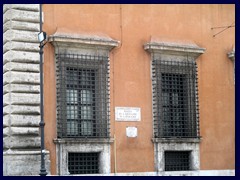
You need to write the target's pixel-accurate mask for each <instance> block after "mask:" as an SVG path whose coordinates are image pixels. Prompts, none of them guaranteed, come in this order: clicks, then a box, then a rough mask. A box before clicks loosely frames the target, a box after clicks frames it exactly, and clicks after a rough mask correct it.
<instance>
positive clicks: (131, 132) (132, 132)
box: [126, 127, 137, 137]
mask: <svg viewBox="0 0 240 180" xmlns="http://www.w3.org/2000/svg"><path fill="white" fill-rule="evenodd" d="M126 135H127V137H137V128H136V127H127V128H126Z"/></svg>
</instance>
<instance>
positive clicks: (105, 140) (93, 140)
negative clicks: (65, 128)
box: [53, 138, 114, 144]
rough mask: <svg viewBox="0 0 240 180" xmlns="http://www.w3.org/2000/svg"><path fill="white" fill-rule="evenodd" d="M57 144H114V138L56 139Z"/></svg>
mask: <svg viewBox="0 0 240 180" xmlns="http://www.w3.org/2000/svg"><path fill="white" fill-rule="evenodd" d="M53 142H54V143H55V144H74V143H75V144H77V143H100V144H101V143H113V142H114V139H113V138H62V139H54V140H53Z"/></svg>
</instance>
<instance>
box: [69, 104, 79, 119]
mask: <svg viewBox="0 0 240 180" xmlns="http://www.w3.org/2000/svg"><path fill="white" fill-rule="evenodd" d="M67 119H78V106H73V105H68V106H67Z"/></svg>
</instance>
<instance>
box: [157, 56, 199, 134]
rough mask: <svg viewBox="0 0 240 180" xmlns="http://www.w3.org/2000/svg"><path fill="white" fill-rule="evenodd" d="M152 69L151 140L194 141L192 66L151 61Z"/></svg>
mask: <svg viewBox="0 0 240 180" xmlns="http://www.w3.org/2000/svg"><path fill="white" fill-rule="evenodd" d="M152 67H153V72H154V76H153V86H154V88H153V100H154V134H155V137H160V138H174V137H178V138H179V137H180V138H195V137H198V136H199V130H198V128H199V125H198V97H197V65H196V63H195V62H192V61H188V60H185V61H173V60H171V61H166V60H153V66H152Z"/></svg>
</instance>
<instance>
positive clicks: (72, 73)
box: [67, 68, 79, 85]
mask: <svg viewBox="0 0 240 180" xmlns="http://www.w3.org/2000/svg"><path fill="white" fill-rule="evenodd" d="M78 78H79V77H78V72H77V70H76V69H74V68H67V84H69V85H77V84H78Z"/></svg>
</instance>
